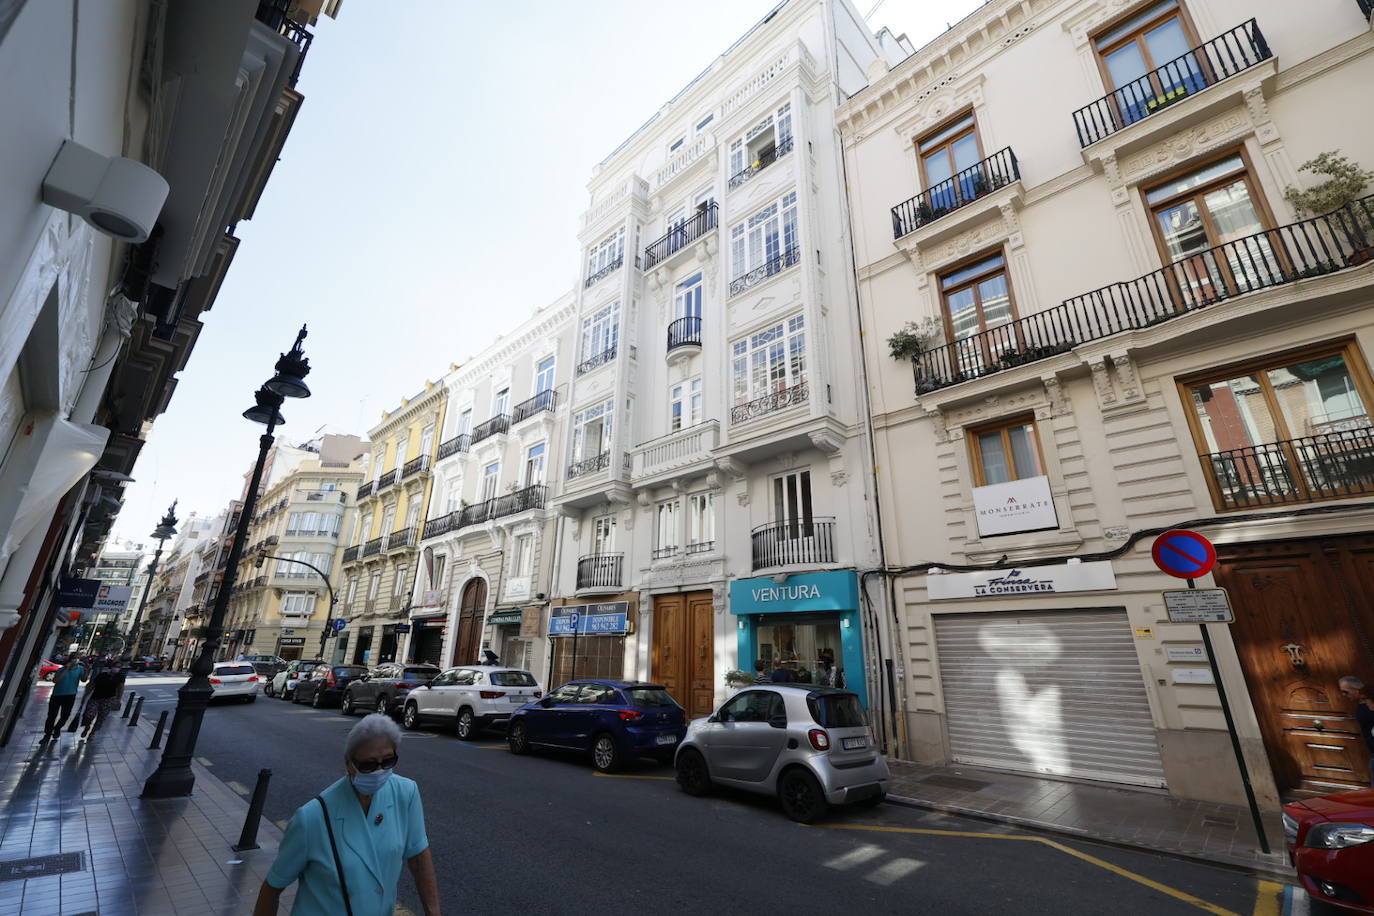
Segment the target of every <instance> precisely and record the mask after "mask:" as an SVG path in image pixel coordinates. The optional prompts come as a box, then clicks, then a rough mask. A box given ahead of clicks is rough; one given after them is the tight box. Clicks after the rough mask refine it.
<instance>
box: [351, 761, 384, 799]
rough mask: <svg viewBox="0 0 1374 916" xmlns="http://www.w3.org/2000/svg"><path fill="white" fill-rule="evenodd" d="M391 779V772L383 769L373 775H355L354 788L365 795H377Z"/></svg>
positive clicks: (379, 768)
mask: <svg viewBox="0 0 1374 916" xmlns="http://www.w3.org/2000/svg"><path fill="white" fill-rule="evenodd" d="M390 778H391V770H384V769H382V768H381V767H378V768H377V769H375V770H373V771H372V772H371V773H354V774H353V788H355V789H357V790H358V791H359V792H360V793H362V794H363V795H376V794H377V793H378V792H379V791H381V788H382V786H384V785H386V781H387V780H388V779H390Z"/></svg>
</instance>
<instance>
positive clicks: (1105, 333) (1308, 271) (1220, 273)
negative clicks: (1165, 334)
mask: <svg viewBox="0 0 1374 916" xmlns="http://www.w3.org/2000/svg"><path fill="white" fill-rule="evenodd" d="M1371 227H1374V195H1370V196H1368V197H1364V198H1361V199H1360V200H1357V201H1354V202H1353V203H1351V204H1348V205H1346V206H1344V207H1342V208H1340V209H1339V210H1334V211H1332V212H1331V213H1327V214H1324V215H1322V216H1314V217H1312V218H1310V219H1305V220H1301V221H1299V222H1296V223H1289V224H1287V225H1283V226H1279V227H1277V228H1274V229H1266V230H1264V231H1263V232H1257V233H1255V234H1254V235H1250V236H1246V237H1244V238H1239V239H1235V240H1233V241H1230V242H1227V243H1226V244H1224V245H1218V246H1216V247H1214V248H1204V249H1202V250H1200V251H1198V252H1196V253H1194V254H1191V255H1189V256H1187V257H1185V258H1183V259H1182V260H1179V261H1175V262H1174V263H1172V264H1169V265H1168V266H1166V267H1162V268H1160V269H1159V270H1155V271H1151V272H1150V273H1148V274H1146V275H1145V276H1143V277H1138V278H1137V279H1134V280H1127V281H1125V282H1124V283H1113V284H1111V285H1110V286H1104V287H1102V288H1101V289H1098V290H1094V291H1092V292H1090V293H1084V294H1083V295H1081V296H1075V297H1073V298H1072V299H1066V300H1065V301H1064V302H1062V303H1060V304H1059V305H1057V306H1055V307H1054V308H1051V309H1047V310H1045V311H1043V312H1037V313H1036V314H1034V315H1027V316H1026V317H1024V318H1021V319H1018V320H1016V321H1013V322H1009V323H1007V324H1004V325H999V326H998V327H995V328H990V329H989V330H987V331H984V332H982V333H981V334H975V335H973V336H971V337H965V338H963V339H962V340H956V341H955V342H954V343H951V344H946V345H944V346H941V347H935V348H933V349H930V350H927V351H925V352H924V353H921V354H920V355H918V356H917V357H916V358H915V359H914V360H913V361H912V365H913V371H914V372H915V378H916V393H917V394H925V393H927V392H930V391H934V390H936V389H939V388H945V387H947V386H949V385H957V384H958V383H960V382H966V381H969V380H971V379H976V378H981V377H983V376H985V375H991V374H992V373H994V372H1001V371H1003V370H1004V369H1010V368H1013V367H1015V366H1021V365H1024V364H1026V363H1032V362H1036V361H1038V360H1042V359H1048V358H1049V357H1051V356H1054V355H1056V354H1058V353H1064V352H1066V351H1068V350H1071V349H1073V348H1074V347H1076V346H1078V345H1079V344H1081V343H1086V342H1087V341H1090V340H1099V339H1101V338H1103V337H1110V336H1111V335H1113V334H1118V333H1120V332H1122V331H1127V330H1132V329H1139V328H1146V327H1150V326H1152V325H1156V324H1159V323H1161V322H1164V321H1168V320H1169V319H1171V318H1177V317H1178V316H1180V315H1185V314H1187V313H1188V312H1192V311H1196V310H1198V309H1200V308H1205V307H1206V306H1209V305H1215V304H1216V303H1218V302H1225V301H1226V300H1228V299H1233V298H1235V297H1237V296H1242V295H1245V294H1247V293H1252V292H1256V291H1258V290H1262V289H1267V288H1269V287H1272V286H1282V285H1284V284H1286V283H1295V282H1297V281H1298V280H1303V279H1307V278H1310V277H1316V276H1320V275H1322V274H1329V273H1334V272H1336V271H1338V270H1344V269H1345V268H1347V267H1354V266H1357V265H1360V264H1363V263H1365V262H1366V261H1369V260H1370V259H1371V258H1374V229H1371Z"/></svg>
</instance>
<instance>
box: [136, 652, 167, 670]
mask: <svg viewBox="0 0 1374 916" xmlns="http://www.w3.org/2000/svg"><path fill="white" fill-rule="evenodd" d="M162 667H163V665H162V659H160V658H153V656H151V655H141V656H139V657H137V658H132V659H130V660H129V670H130V671H161V670H162Z"/></svg>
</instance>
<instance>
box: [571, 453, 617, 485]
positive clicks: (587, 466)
mask: <svg viewBox="0 0 1374 916" xmlns="http://www.w3.org/2000/svg"><path fill="white" fill-rule="evenodd" d="M610 466H611V453H610V452H609V451H606V452H602V453H601V454H600V455H593V456H592V457H590V458H584V459H582V460H581V461H574V462H573V463H572V464H570V465H568V479H569V480H575V479H576V478H578V477H586V476H587V475H588V474H595V473H596V472H597V471H604V470H606V468H608V467H610Z"/></svg>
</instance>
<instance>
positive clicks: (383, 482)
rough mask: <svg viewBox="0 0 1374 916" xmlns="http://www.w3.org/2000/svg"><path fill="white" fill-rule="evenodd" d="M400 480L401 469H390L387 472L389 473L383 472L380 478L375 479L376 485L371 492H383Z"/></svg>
mask: <svg viewBox="0 0 1374 916" xmlns="http://www.w3.org/2000/svg"><path fill="white" fill-rule="evenodd" d="M400 479H401V469H400V468H392V469H391V470H389V471H383V472H382V476H381V477H378V478H377V485H376V487H375V488H373V491H372V492H374V493H380V492H382V491H383V490H385V489H386V488H387V487H389V486H391V485H392V484H393V483H396V482H397V481H398V480H400Z"/></svg>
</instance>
